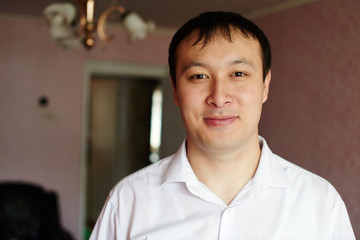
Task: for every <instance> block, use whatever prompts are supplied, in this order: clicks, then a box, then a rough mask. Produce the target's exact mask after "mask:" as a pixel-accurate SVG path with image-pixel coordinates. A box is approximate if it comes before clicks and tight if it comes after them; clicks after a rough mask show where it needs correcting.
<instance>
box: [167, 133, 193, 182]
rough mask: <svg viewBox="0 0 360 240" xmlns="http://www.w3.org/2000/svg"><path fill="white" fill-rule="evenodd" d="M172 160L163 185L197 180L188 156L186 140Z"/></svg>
mask: <svg viewBox="0 0 360 240" xmlns="http://www.w3.org/2000/svg"><path fill="white" fill-rule="evenodd" d="M171 158H172V159H171V161H170V163H169V165H168V168H167V170H166V171H165V173H164V175H163V177H162V181H161V184H164V183H168V182H191V181H194V180H197V178H196V176H195V173H194V171H193V170H192V168H191V165H190V163H189V160H188V158H187V155H186V140H184V141H183V143H182V144H181V146H180V148H179V150H178V151H177V152H176V153H175V154H174V155H173V156H172V157H171Z"/></svg>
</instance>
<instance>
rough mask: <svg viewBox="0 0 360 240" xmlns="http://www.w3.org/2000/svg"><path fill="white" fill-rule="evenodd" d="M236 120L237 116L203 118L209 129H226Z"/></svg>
mask: <svg viewBox="0 0 360 240" xmlns="http://www.w3.org/2000/svg"><path fill="white" fill-rule="evenodd" d="M237 119H238V116H209V117H204V122H205V124H206V125H207V126H209V127H226V126H229V125H231V124H232V123H233V122H235V121H236V120H237Z"/></svg>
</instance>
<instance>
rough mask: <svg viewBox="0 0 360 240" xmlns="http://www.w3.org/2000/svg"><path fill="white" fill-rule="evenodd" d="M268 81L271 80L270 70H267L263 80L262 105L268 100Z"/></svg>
mask: <svg viewBox="0 0 360 240" xmlns="http://www.w3.org/2000/svg"><path fill="white" fill-rule="evenodd" d="M270 80H271V69H270V70H269V72H268V74H267V75H266V77H265V80H264V90H263V103H264V102H266V100H267V99H268V95H269V87H270Z"/></svg>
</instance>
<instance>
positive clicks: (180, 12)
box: [0, 0, 314, 28]
mask: <svg viewBox="0 0 360 240" xmlns="http://www.w3.org/2000/svg"><path fill="white" fill-rule="evenodd" d="M68 1H71V0H68ZM311 1H314V0H95V4H96V7H95V15H99V13H101V12H102V11H103V10H105V9H106V8H107V7H108V6H110V5H111V4H114V3H119V4H121V5H123V6H125V7H126V8H127V9H129V10H133V11H135V12H137V13H139V14H140V15H141V16H142V17H143V18H144V19H145V20H153V21H154V22H155V23H156V25H157V26H158V27H161V28H178V27H179V26H181V25H182V24H183V23H185V22H186V21H187V20H188V19H190V18H192V17H194V16H196V15H198V14H199V13H201V12H204V11H215V10H221V11H233V12H239V13H241V14H243V15H246V16H248V17H253V16H258V15H262V14H266V13H269V12H274V11H278V10H282V9H285V8H288V7H293V6H296V5H300V4H304V3H307V2H311ZM54 2H64V0H16V1H15V0H0V13H5V14H17V15H18V14H21V15H23V14H24V15H27V16H38V17H40V16H41V14H42V11H43V9H44V8H45V7H46V6H47V5H49V4H51V3H54Z"/></svg>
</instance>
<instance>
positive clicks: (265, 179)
mask: <svg viewBox="0 0 360 240" xmlns="http://www.w3.org/2000/svg"><path fill="white" fill-rule="evenodd" d="M258 138H259V143H260V147H261V156H260V161H259V165H258V168H257V170H256V172H255V175H254V177H253V179H252V180H251V182H252V184H253V187H254V190H255V193H256V194H259V193H260V192H264V191H261V190H263V189H264V188H287V187H289V180H288V178H287V176H286V175H285V172H284V169H283V168H282V167H281V165H280V163H279V161H278V160H277V159H276V158H278V157H277V156H276V155H275V154H273V153H272V151H271V150H270V148H269V146H268V145H267V143H266V141H265V139H264V138H263V137H261V136H259V137H258Z"/></svg>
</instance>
